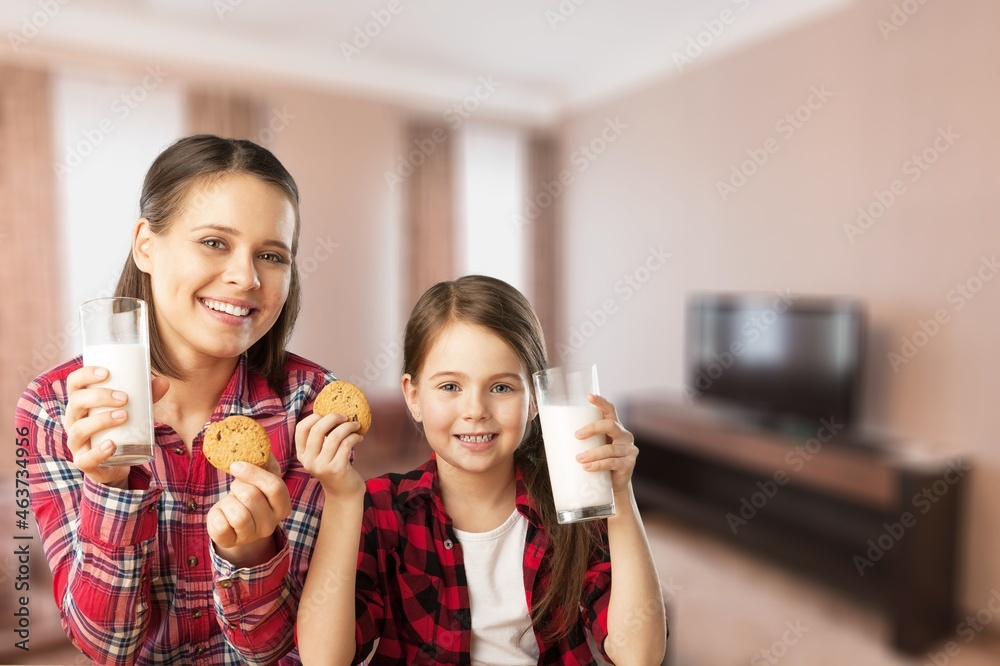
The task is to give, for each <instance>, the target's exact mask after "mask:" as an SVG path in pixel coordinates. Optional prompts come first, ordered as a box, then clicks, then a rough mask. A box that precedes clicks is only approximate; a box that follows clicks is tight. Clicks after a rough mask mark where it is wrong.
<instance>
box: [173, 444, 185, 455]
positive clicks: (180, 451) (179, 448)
mask: <svg viewBox="0 0 1000 666" xmlns="http://www.w3.org/2000/svg"><path fill="white" fill-rule="evenodd" d="M174 453H176V454H177V455H179V456H182V455H184V447H183V446H175V447H174Z"/></svg>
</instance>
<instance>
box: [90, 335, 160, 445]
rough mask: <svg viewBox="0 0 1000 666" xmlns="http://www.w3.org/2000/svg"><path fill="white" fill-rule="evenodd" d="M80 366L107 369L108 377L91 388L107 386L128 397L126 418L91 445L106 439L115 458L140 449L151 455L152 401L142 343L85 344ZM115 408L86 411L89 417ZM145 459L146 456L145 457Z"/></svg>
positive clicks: (147, 358) (105, 431)
mask: <svg viewBox="0 0 1000 666" xmlns="http://www.w3.org/2000/svg"><path fill="white" fill-rule="evenodd" d="M83 364H84V365H97V366H100V367H102V368H107V369H108V372H110V373H111V376H110V377H109V378H108V379H106V380H105V381H103V382H100V383H98V384H91V387H94V388H99V387H107V388H111V389H114V390H117V391H124V392H125V393H126V394H127V395H128V403H127V404H126V405H125V409H126V410H127V411H128V419H126V420H125V423H123V424H122V425H120V426H116V427H114V428H108V429H107V430H102V431H101V432H99V433H97V434H95V435H94V436H93V437H92V438H91V443H92V444H93V445H94V446H97V445H99V444H100V443H101V442H103V441H104V440H106V439H110V440H111V441H112V442H114V443H115V444H116V445H117V449H116V455H119V454H121V453H123V452H132V451H135V450H141V449H136V447H144V448H145V450H146V452H147V454H151V453H152V450H151V447H152V443H153V431H152V422H153V419H152V415H153V399H152V395H151V388H150V374H149V354H148V353H147V351H146V347H145V345H142V344H111V345H85V346H84V347H83ZM112 409H117V407H107V408H104V407H101V408H97V409H92V410H90V411H91V413H92V414H96V413H99V412H107V411H110V410H112ZM147 457H148V455H147Z"/></svg>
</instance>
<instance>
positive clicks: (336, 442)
mask: <svg viewBox="0 0 1000 666" xmlns="http://www.w3.org/2000/svg"><path fill="white" fill-rule="evenodd" d="M360 429H361V424H360V423H358V422H357V421H350V420H348V418H347V417H346V416H343V415H341V414H328V415H326V416H320V415H319V414H310V415H309V416H307V417H306V418H304V419H302V420H301V421H299V422H298V424H297V425H296V426H295V451H296V453H297V454H298V457H299V462H301V463H302V466H303V467H304V468H305V469H306V471H307V472H309V473H310V474H312V475H313V476H314V477H316V479H317V480H318V481H319V482H320V484H322V486H323V490H324V491H325V492H326V494H327V495H328V496H331V497H344V498H347V497H352V496H357V495H363V494H364V492H365V481H364V479H362V478H361V475H360V474H358V472H357V470H355V469H354V466H353V465H352V464H351V453H352V452H353V450H354V447H355V446H357V445H358V444H360V443H361V441H362V440H363V439H364V438H363V437H362V436H361V435H359V434H358V430H360Z"/></svg>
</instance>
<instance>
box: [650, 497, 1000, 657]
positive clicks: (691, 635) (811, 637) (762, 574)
mask: <svg viewBox="0 0 1000 666" xmlns="http://www.w3.org/2000/svg"><path fill="white" fill-rule="evenodd" d="M644 522H645V523H646V529H647V533H648V535H649V538H650V542H651V546H652V550H653V556H654V558H655V561H656V567H657V571H659V572H660V576H661V582H662V584H663V586H664V587H665V588H667V589H668V591H671V597H672V598H671V600H670V606H671V614H672V618H671V622H670V624H671V638H670V644H671V646H670V649H671V652H670V654H669V657H670V659H669V663H670V664H671V666H729V665H736V664H750V665H751V666H755V665H757V664H760V665H764V664H781V666H925V665H926V666H930V665H933V666H944V665H945V664H947V665H948V666H1000V638H998V637H997V636H996V635H988V634H986V633H983V634H980V635H978V636H976V637H975V639H974V640H972V641H970V642H966V640H965V638H964V635H963V636H959V635H956V636H954V637H953V640H954V641H955V642H956V643H957V646H958V648H959V651H958V652H957V654H955V655H954V656H952V657H948V656H947V655H943V654H942V655H940V656H939V659H938V661H937V662H936V663H935V662H934V661H932V660H931V657H930V656H929V655H923V657H922V658H919V659H912V658H909V659H908V658H905V657H903V656H901V655H899V654H897V653H895V652H893V651H892V649H891V648H890V647H889V645H888V640H887V638H886V637H887V635H888V631H889V629H888V624H887V622H886V620H885V618H884V617H883V616H882V615H881V614H880V613H879V612H878V611H877V610H874V609H870V608H865V607H863V606H860V605H858V604H857V603H855V602H854V601H852V600H850V599H848V598H845V597H843V596H841V595H839V594H837V592H836V591H835V590H832V589H830V588H828V587H825V586H822V585H818V584H816V583H814V582H812V581H810V580H807V579H803V578H801V577H798V576H795V575H792V574H789V573H787V572H786V571H785V570H784V569H781V568H779V567H777V566H774V565H771V564H770V563H768V562H764V561H762V560H760V559H757V558H754V557H750V556H747V555H745V554H743V553H739V552H734V551H732V550H731V549H730V548H729V547H728V546H725V545H723V544H721V543H719V542H718V541H716V540H714V539H713V538H711V537H708V536H705V535H702V534H700V533H698V532H696V531H693V530H690V529H688V528H686V527H684V526H681V525H678V524H676V523H674V522H672V521H670V520H668V519H666V518H665V517H663V516H660V515H655V514H648V513H647V514H646V516H645V518H644ZM788 623H791V626H796V627H797V628H798V633H799V634H800V635H796V634H795V633H793V632H791V631H789V624H788ZM997 627H1000V617H998V618H996V619H995V621H994V622H993V623H992V628H993V629H994V630H996V628H997ZM785 637H787V638H788V639H789V640H788V642H787V643H786V642H785V641H784V640H783V638H785ZM942 648H943V646H942ZM764 651H769V653H765V652H764Z"/></svg>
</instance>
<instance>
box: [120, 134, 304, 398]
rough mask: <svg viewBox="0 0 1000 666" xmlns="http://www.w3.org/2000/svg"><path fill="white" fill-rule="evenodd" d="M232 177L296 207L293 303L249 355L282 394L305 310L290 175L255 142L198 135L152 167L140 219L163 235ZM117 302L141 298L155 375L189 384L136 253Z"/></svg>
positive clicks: (254, 366) (296, 199)
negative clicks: (255, 181)
mask: <svg viewBox="0 0 1000 666" xmlns="http://www.w3.org/2000/svg"><path fill="white" fill-rule="evenodd" d="M233 174H248V175H251V176H256V177H257V178H259V179H260V180H261V181H263V182H264V183H267V184H269V185H272V186H274V187H275V188H277V190H278V191H279V192H281V193H282V194H283V195H284V196H285V197H287V198H288V201H289V202H290V203H291V204H292V208H293V210H294V211H295V230H294V232H293V235H292V247H291V250H292V265H291V271H292V274H291V280H290V282H289V286H288V297H287V298H286V299H285V305H284V307H282V309H281V313H280V314H279V315H278V319H277V320H276V321H275V322H274V325H273V326H271V328H270V330H268V332H267V333H265V334H264V336H263V337H262V338H261V339H260V340H258V341H257V342H256V343H254V345H253V346H252V347H250V349H249V350H248V351H247V361H248V363H249V366H250V369H252V370H255V371H257V372H259V373H261V374H262V375H264V377H266V378H267V383H268V384H269V385H270V386H271V387H272V388H273V389H275V390H279V389H280V387H281V385H282V384H283V383H284V373H283V368H284V365H285V355H286V352H285V348H286V346H287V345H288V339H289V337H291V334H292V328H293V327H294V325H295V319H296V318H297V317H298V314H299V308H300V306H301V291H300V290H301V287H300V284H299V272H298V269H297V268H296V265H295V254H296V252H297V251H298V248H299V226H300V224H299V189H298V186H296V184H295V180H293V179H292V176H291V174H289V173H288V171H287V170H286V169H285V167H284V166H282V164H281V162H279V161H278V158H277V157H275V156H274V155H273V154H272V153H271V151H269V150H267V149H266V148H263V147H261V146H258V145H257V144H255V143H253V142H251V141H244V140H241V139H223V138H220V137H217V136H212V135H210V134H198V135H195V136H189V137H185V138H183V139H180V140H178V141H176V142H175V143H174V144H172V145H171V146H170V147H168V148H167V149H166V150H164V151H163V152H162V153H160V155H159V156H158V157H157V158H156V159H155V160H154V161H153V164H152V165H151V166H150V167H149V171H147V172H146V179H145V180H144V181H143V183H142V195H141V196H140V198H139V214H140V215H141V216H142V217H144V218H146V219H147V220H149V229H150V231H152V232H153V233H154V234H163V233H165V232H166V231H167V230H168V229H169V228H170V225H171V223H172V222H173V220H174V219H176V217H177V215H179V214H181V213H182V212H183V211H184V210H186V209H188V208H190V207H196V206H199V205H203V201H204V199H203V197H205V196H207V194H206V193H207V192H210V189H207V188H210V187H211V186H212V185H213V184H214V183H216V182H217V181H219V180H221V179H222V178H224V177H226V176H229V175H233ZM115 296H126V297H131V298H141V299H142V300H144V301H146V303H147V305H148V308H149V346H150V361H151V363H152V366H153V370H154V371H155V372H156V373H158V374H161V375H164V376H167V377H173V378H175V379H184V376H183V373H182V372H181V370H180V368H178V367H177V365H176V362H175V361H174V359H173V358H171V356H170V354H169V353H168V352H167V349H166V347H165V346H164V344H163V340H162V338H161V337H160V333H159V331H158V330H157V326H156V317H155V316H154V315H155V312H156V304H155V303H154V302H153V291H152V287H151V284H150V279H149V275H148V274H146V273H143V272H142V271H140V270H139V267H138V266H137V265H136V263H135V260H134V259H133V258H132V253H131V251H130V252H129V255H128V257H127V258H126V259H125V265H124V266H123V267H122V272H121V275H120V276H119V278H118V286H117V288H116V289H115Z"/></svg>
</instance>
